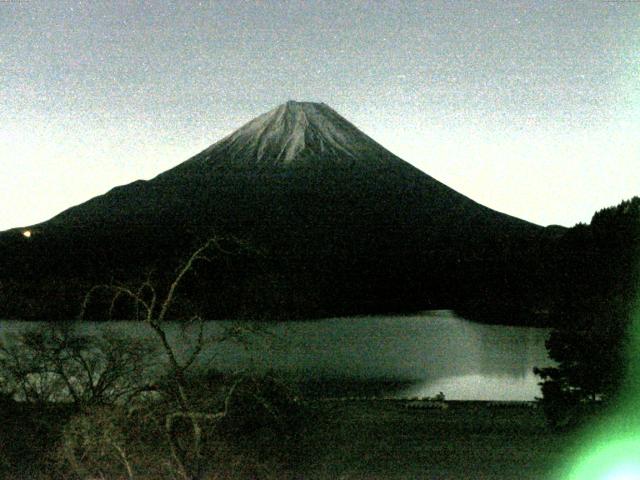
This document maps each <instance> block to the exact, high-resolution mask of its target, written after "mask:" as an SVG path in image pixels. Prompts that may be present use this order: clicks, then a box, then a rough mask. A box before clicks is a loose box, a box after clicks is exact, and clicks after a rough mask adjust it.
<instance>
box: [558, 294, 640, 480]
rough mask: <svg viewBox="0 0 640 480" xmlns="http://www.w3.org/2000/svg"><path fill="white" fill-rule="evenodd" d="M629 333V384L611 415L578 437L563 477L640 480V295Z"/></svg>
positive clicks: (572, 479) (577, 479) (626, 383)
mask: <svg viewBox="0 0 640 480" xmlns="http://www.w3.org/2000/svg"><path fill="white" fill-rule="evenodd" d="M638 299H639V301H638V302H636V308H635V314H634V318H633V324H632V328H631V330H630V332H629V346H628V350H627V372H626V379H625V385H624V388H623V390H622V392H621V395H620V397H619V398H618V401H617V402H616V404H615V405H614V407H612V409H611V411H610V412H609V415H608V416H607V418H605V419H604V420H602V421H601V422H600V423H598V424H596V425H593V426H591V427H590V428H589V429H588V430H587V431H584V432H582V434H581V435H580V436H579V438H578V439H577V442H578V443H579V444H580V445H581V447H580V448H579V449H578V453H577V455H576V456H575V457H574V458H573V459H572V460H571V462H570V463H569V464H568V465H566V466H565V468H564V472H563V474H562V475H560V476H559V478H561V479H562V480H640V308H638V306H639V305H640V294H639V295H638Z"/></svg>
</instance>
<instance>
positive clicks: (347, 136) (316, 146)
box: [201, 100, 392, 167]
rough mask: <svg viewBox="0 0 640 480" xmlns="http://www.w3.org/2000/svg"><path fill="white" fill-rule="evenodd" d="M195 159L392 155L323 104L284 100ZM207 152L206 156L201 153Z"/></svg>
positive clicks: (346, 159) (304, 162)
mask: <svg viewBox="0 0 640 480" xmlns="http://www.w3.org/2000/svg"><path fill="white" fill-rule="evenodd" d="M203 153H204V155H203V157H204V158H202V159H201V161H202V160H205V161H206V160H212V159H214V158H216V159H217V161H220V160H221V158H220V157H223V159H222V161H223V162H224V163H225V164H227V165H229V164H233V166H235V167H241V166H255V165H256V164H259V165H261V166H263V167H264V166H309V164H310V163H314V164H318V162H323V163H325V164H327V162H329V163H330V164H334V165H345V164H350V163H352V162H354V161H357V160H358V159H362V158H363V157H366V158H367V163H368V164H369V165H368V166H370V167H376V166H378V167H379V166H382V164H384V163H387V160H384V159H383V158H387V157H389V156H392V154H391V153H390V152H389V151H387V150H386V149H385V148H384V147H382V146H381V145H379V144H378V143H377V142H375V141H374V140H373V139H371V138H370V137H368V136H367V135H365V134H364V133H363V132H361V131H360V130H358V128H356V127H355V126H354V125H353V124H352V123H350V122H349V121H348V120H346V119H345V118H344V117H342V116H341V115H339V114H338V113H337V112H336V111H335V110H333V109H332V108H331V107H329V106H328V105H326V104H324V103H312V102H296V101H293V100H290V101H288V102H286V103H284V104H282V105H279V106H278V107H276V108H274V109H272V110H270V111H268V112H267V113H264V114H262V115H260V116H258V117H257V118H255V119H253V120H251V121H250V122H248V123H246V124H245V125H244V126H242V127H240V128H239V129H238V130H236V131H235V132H233V133H232V134H231V135H229V136H227V137H226V138H224V139H222V140H220V141H219V142H217V143H216V144H214V145H212V146H211V147H209V148H208V149H207V150H206V151H205V152H203ZM207 154H208V155H207Z"/></svg>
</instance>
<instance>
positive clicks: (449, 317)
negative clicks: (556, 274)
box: [0, 310, 552, 400]
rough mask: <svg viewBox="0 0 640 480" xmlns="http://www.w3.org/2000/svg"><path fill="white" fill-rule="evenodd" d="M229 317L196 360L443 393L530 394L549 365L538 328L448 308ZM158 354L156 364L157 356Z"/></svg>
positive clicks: (189, 332) (174, 335) (1, 327)
mask: <svg viewBox="0 0 640 480" xmlns="http://www.w3.org/2000/svg"><path fill="white" fill-rule="evenodd" d="M29 325H33V324H25V323H20V322H11V321H0V339H2V340H3V341H10V339H11V332H14V333H17V332H19V331H21V330H23V329H24V328H29ZM234 325H237V324H236V323H233V322H208V323H207V324H205V337H206V338H208V339H209V341H208V345H207V348H206V349H205V350H204V351H203V353H202V355H201V357H200V364H201V365H202V366H204V365H210V366H214V367H216V368H219V369H221V370H224V371H237V370H242V369H255V370H267V369H272V370H275V371H277V372H280V373H282V374H286V375H289V376H292V377H294V378H297V379H301V380H314V379H318V378H323V379H335V380H348V381H353V380H377V379H385V380H393V381H401V382H406V384H407V385H408V387H407V388H406V389H404V390H403V391H401V392H399V393H398V394H397V395H398V396H402V397H422V396H433V395H435V394H437V393H438V392H443V393H444V394H445V395H446V397H447V398H448V399H451V400H454V399H456V400H533V399H534V398H535V397H536V396H539V395H540V388H539V386H538V385H537V383H538V381H539V379H538V378H537V377H536V376H535V375H534V374H533V367H534V366H538V367H542V366H547V365H551V364H552V362H551V361H550V360H549V358H548V356H547V353H546V350H545V347H544V341H545V339H546V337H547V335H548V330H547V329H540V328H529V327H505V326H497V325H482V324H478V323H474V322H470V321H468V320H465V319H463V318H460V317H458V316H456V315H455V314H454V313H453V312H451V311H447V310H441V311H432V312H424V313H421V314H416V315H411V316H369V317H356V318H331V319H326V320H314V321H304V322H298V321H294V322H279V323H270V324H266V325H260V327H259V328H260V329H261V331H260V332H259V333H248V334H247V335H246V336H245V340H246V342H245V343H244V344H242V343H237V342H225V343H222V344H221V343H219V342H216V341H215V337H216V336H217V335H219V334H220V333H221V332H222V331H223V329H224V328H225V327H227V328H228V327H230V326H234ZM76 328H78V329H80V330H82V331H84V332H87V333H98V334H99V333H100V332H101V331H104V330H105V329H115V330H120V329H121V330H122V331H124V332H125V333H126V334H127V335H132V336H143V337H150V338H154V337H152V332H151V331H150V329H149V327H148V326H147V325H145V324H143V323H138V322H120V323H116V324H113V323H112V324H104V323H102V324H100V323H93V322H84V323H78V324H77V325H76ZM167 330H168V331H169V337H170V340H171V341H172V343H173V344H174V345H176V346H177V348H178V350H180V351H181V352H182V354H183V355H187V354H188V352H189V351H190V349H191V348H192V347H193V345H194V343H195V339H196V336H197V329H196V328H195V327H193V328H183V327H181V326H180V325H178V324H170V325H168V328H167ZM163 361H164V359H163V357H161V356H159V358H158V364H159V365H161V364H162V363H163Z"/></svg>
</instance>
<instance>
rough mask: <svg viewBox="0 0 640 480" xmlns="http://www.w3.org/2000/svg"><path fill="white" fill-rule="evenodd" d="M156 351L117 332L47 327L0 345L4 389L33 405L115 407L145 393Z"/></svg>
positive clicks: (56, 326) (53, 325) (148, 345)
mask: <svg viewBox="0 0 640 480" xmlns="http://www.w3.org/2000/svg"><path fill="white" fill-rule="evenodd" d="M152 352H153V348H152V346H151V345H150V344H149V343H148V342H145V341H144V340H141V339H134V338H126V337H125V336H123V335H121V334H118V333H116V332H115V331H109V330H107V331H105V332H104V333H103V334H102V335H101V336H95V335H88V334H81V333H77V332H75V331H74V329H73V328H72V326H71V325H69V324H45V325H42V326H39V327H36V328H32V329H29V330H27V331H25V332H23V333H21V334H15V335H13V336H10V337H9V338H8V342H7V343H6V344H0V377H1V378H2V380H3V381H2V383H3V388H4V389H5V391H7V393H11V394H12V395H13V396H14V397H15V398H17V399H18V400H22V401H27V402H30V403H39V404H45V403H49V402H69V401H71V402H73V403H75V404H76V406H77V407H78V408H83V407H85V406H88V405H92V404H113V403H116V402H120V401H124V400H125V399H126V398H130V397H131V396H133V395H134V394H135V393H137V392H138V391H139V390H141V389H143V388H144V378H145V377H146V375H145V372H146V370H147V368H148V367H149V362H150V358H151V354H152Z"/></svg>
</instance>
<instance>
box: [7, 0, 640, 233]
mask: <svg viewBox="0 0 640 480" xmlns="http://www.w3.org/2000/svg"><path fill="white" fill-rule="evenodd" d="M288 99H295V100H299V101H322V102H325V103H327V104H328V105H330V106H331V107H333V108H334V109H335V110H337V111H338V112H339V113H340V114H342V115H343V116H344V117H346V118H347V119H348V120H350V121H351V122H353V123H354V124H355V125H356V126H358V127H359V128H360V129H361V130H363V131H364V132H365V133H367V134H368V135H370V136H371V137H373V138H374V139H375V140H377V141H378V142H379V143H381V144H382V145H384V146H385V147H387V148H388V149H390V150H391V151H393V152H394V153H396V154H398V155H399V156H400V157H402V158H404V159H405V160H407V161H409V162H411V163H413V164H414V165H416V166H417V167H419V168H420V169H422V170H424V171H425V172H427V173H429V174H430V175H432V176H433V177H435V178H437V179H438V180H440V181H442V182H444V183H445V184H447V185H449V186H450V187H452V188H454V189H456V190H458V191H460V192H461V193H464V194H465V195H467V196H469V197H471V198H473V199H474V200H476V201H478V202H480V203H482V204H484V205H487V206H489V207H492V208H494V209H496V210H499V211H502V212H506V213H509V214H512V215H515V216H518V217H521V218H524V219H526V220H529V221H533V222H535V223H539V224H543V225H547V224H552V223H557V224H562V225H566V226H570V225H573V224H574V223H576V222H578V221H589V219H590V217H591V215H592V214H593V212H594V211H595V210H597V209H600V208H603V207H605V206H609V205H612V204H616V203H618V202H619V201H620V200H622V199H624V198H629V197H631V196H633V195H638V194H640V168H639V167H640V135H639V132H640V3H639V2H637V1H634V0H628V1H626V0H619V1H605V0H602V1H592V2H584V1H576V0H572V1H565V0H562V1H557V2H542V1H536V2H533V1H511V0H510V1H477V2H463V1H460V0H450V1H435V0H434V1H429V2H413V1H405V2H396V1H394V2H366V1H357V2H356V1H353V2H327V1H305V2H302V1H296V2H276V1H268V2H240V1H229V2H167V1H157V2H156V1H153V2H151V1H148V2H134V1H113V2H94V1H90V2H81V1H70V0H55V1H48V0H42V1H40V0H0V180H1V186H2V188H1V189H0V205H1V206H0V230H3V229H6V228H11V227H17V226H23V225H29V224H32V223H36V222H39V221H43V220H46V219H48V218H50V217H52V216H53V215H55V214H56V213H58V212H60V211H61V210H63V209H65V208H68V207H70V206H72V205H75V204H78V203H81V202H83V201H85V200H88V199H89V198H91V197H93V196H95V195H98V194H101V193H104V192H105V191H107V190H109V189H110V188H112V187H114V186H116V185H119V184H123V183H128V182H131V181H133V180H136V179H138V178H151V177H153V176H155V175H157V174H158V173H160V172H162V171H164V170H166V169H168V168H170V167H172V166H174V165H176V164H178V163H180V162H182V161H184V160H186V159H187V158H188V157H190V156H192V155H194V154H196V153H197V152H199V151H200V150H202V149H204V148H205V147H207V146H208V145H210V144H212V143H214V142H215V141H217V140H219V139H220V138H222V137H223V136H224V135H226V134H228V133H230V132H231V131H233V130H235V129H236V128H237V127H239V126H240V125H242V124H243V123H245V122H246V121H248V120H250V119H252V118H253V117H255V116H257V115H259V114H261V113H263V112H265V111H267V110H269V109H271V108H273V107H275V106H277V105H278V104H280V103H282V102H284V101H286V100H288Z"/></svg>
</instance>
